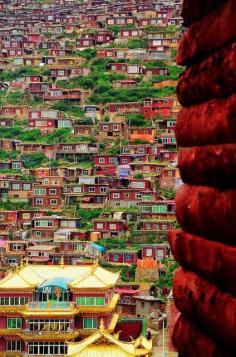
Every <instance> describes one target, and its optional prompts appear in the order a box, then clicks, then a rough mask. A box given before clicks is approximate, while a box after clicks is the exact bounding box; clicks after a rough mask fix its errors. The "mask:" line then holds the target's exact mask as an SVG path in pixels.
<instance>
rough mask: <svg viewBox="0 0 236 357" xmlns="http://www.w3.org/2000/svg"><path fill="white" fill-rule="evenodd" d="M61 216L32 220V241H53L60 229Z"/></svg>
mask: <svg viewBox="0 0 236 357" xmlns="http://www.w3.org/2000/svg"><path fill="white" fill-rule="evenodd" d="M60 218H61V217H59V216H43V217H34V218H33V220H32V229H31V237H32V238H31V240H33V241H38V242H41V241H52V240H53V238H54V232H55V231H56V230H57V229H58V228H59V227H60Z"/></svg>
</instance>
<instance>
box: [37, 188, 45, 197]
mask: <svg viewBox="0 0 236 357" xmlns="http://www.w3.org/2000/svg"><path fill="white" fill-rule="evenodd" d="M34 194H35V195H37V196H41V195H45V194H46V189H45V188H36V189H35V190H34Z"/></svg>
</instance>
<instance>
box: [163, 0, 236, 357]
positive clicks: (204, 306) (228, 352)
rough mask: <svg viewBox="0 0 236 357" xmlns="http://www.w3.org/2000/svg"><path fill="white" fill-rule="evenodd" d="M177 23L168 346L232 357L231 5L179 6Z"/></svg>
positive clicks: (235, 109)
mask: <svg viewBox="0 0 236 357" xmlns="http://www.w3.org/2000/svg"><path fill="white" fill-rule="evenodd" d="M183 18H184V24H185V25H186V26H187V27H188V28H187V30H186V32H185V33H184V36H183V39H182V42H181V44H180V48H179V52H178V55H177V62H178V64H180V65H185V66H186V68H185V70H184V71H183V74H182V75H181V76H180V79H179V83H178V86H177V95H178V100H179V102H180V103H181V104H182V106H183V109H182V111H181V112H180V114H179V117H178V119H177V125H176V129H175V130H176V138H177V143H178V145H179V147H180V155H179V167H180V173H181V177H182V180H183V182H184V185H183V186H182V187H181V189H180V190H179V192H178V193H177V197H176V215H177V219H178V221H179V223H180V225H181V227H182V229H181V230H178V231H172V232H170V234H169V242H170V245H171V249H172V253H173V255H174V257H175V259H176V260H177V261H178V262H179V263H180V265H181V268H179V269H178V270H177V272H176V274H175V277H174V284H173V294H174V300H175V304H176V307H177V308H178V310H179V311H180V315H179V317H178V319H177V321H176V322H175V325H174V328H173V332H172V342H173V344H174V346H175V347H176V348H177V350H178V351H179V355H180V356H181V357H185V356H186V357H229V356H236V95H235V94H236V0H206V1H202V0H184V4H183Z"/></svg>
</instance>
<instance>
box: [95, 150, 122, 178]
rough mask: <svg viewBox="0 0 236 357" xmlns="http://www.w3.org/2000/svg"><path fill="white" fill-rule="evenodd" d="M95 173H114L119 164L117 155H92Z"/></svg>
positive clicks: (109, 174)
mask: <svg viewBox="0 0 236 357" xmlns="http://www.w3.org/2000/svg"><path fill="white" fill-rule="evenodd" d="M94 163H95V173H96V175H99V176H101V175H105V176H106V175H107V176H111V175H115V173H116V169H117V165H118V164H119V161H118V156H117V155H109V154H100V155H96V156H95V157H94Z"/></svg>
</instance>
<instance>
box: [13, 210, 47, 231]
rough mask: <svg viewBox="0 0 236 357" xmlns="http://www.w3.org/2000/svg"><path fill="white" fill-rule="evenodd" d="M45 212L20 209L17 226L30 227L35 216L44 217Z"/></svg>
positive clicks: (20, 227) (21, 227)
mask: <svg viewBox="0 0 236 357" xmlns="http://www.w3.org/2000/svg"><path fill="white" fill-rule="evenodd" d="M43 215H44V213H43V212H42V211H41V210H30V209H29V210H19V211H18V212H17V228H19V229H23V230H24V229H25V228H26V229H28V228H30V227H31V225H32V220H33V219H34V218H36V217H37V218H40V217H43Z"/></svg>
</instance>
